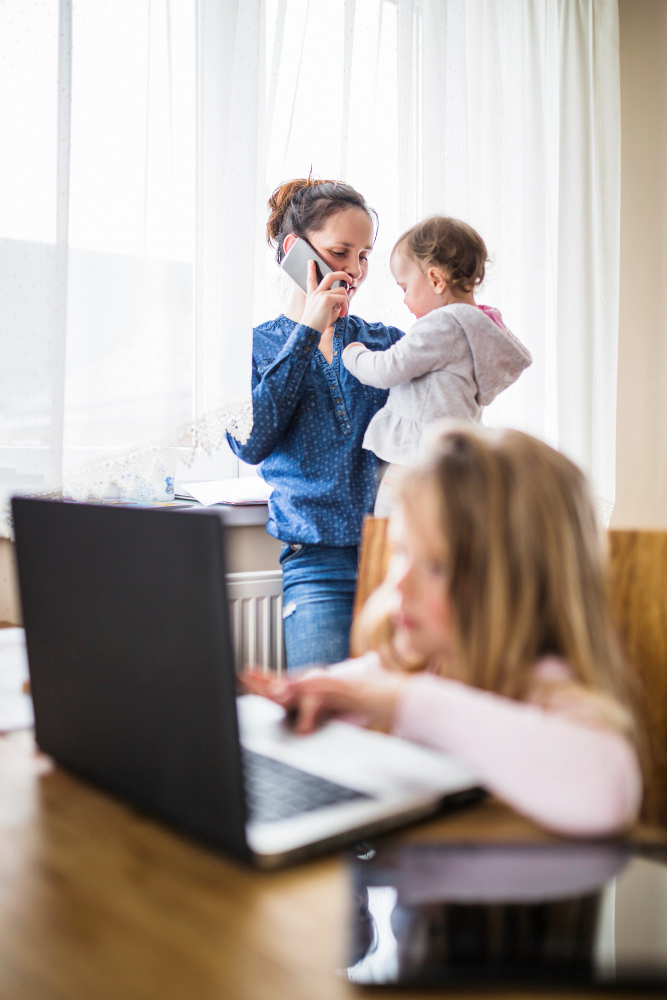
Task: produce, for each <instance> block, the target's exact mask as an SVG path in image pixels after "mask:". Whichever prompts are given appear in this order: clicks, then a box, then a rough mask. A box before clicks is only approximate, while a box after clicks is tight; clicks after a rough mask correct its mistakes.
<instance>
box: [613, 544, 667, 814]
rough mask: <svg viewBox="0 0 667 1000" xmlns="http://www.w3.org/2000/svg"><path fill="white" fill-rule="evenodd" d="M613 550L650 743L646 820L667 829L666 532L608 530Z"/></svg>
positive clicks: (620, 611) (624, 633)
mask: <svg viewBox="0 0 667 1000" xmlns="http://www.w3.org/2000/svg"><path fill="white" fill-rule="evenodd" d="M609 549H610V567H609V569H610V574H609V575H610V595H611V606H612V612H613V616H614V619H615V621H616V624H617V627H618V630H619V633H620V636H621V640H622V642H623V646H624V649H625V653H626V655H627V657H628V660H629V662H630V664H631V666H632V668H633V673H634V676H635V678H636V679H637V680H638V684H637V699H638V703H639V704H638V713H639V723H640V726H641V728H642V731H643V733H644V735H645V739H646V744H647V746H646V749H647V756H648V761H647V764H648V773H647V775H646V787H645V790H644V806H643V809H642V816H643V818H644V819H645V820H646V821H647V822H650V823H660V824H661V825H663V826H667V531H610V532H609Z"/></svg>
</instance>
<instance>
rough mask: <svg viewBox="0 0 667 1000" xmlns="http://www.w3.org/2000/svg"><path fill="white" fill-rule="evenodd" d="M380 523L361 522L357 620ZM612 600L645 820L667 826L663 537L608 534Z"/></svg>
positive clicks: (369, 583) (382, 543)
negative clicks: (643, 766) (641, 771)
mask: <svg viewBox="0 0 667 1000" xmlns="http://www.w3.org/2000/svg"><path fill="white" fill-rule="evenodd" d="M387 524H388V522H387V521H386V520H384V519H380V518H374V517H368V518H366V521H365V522H364V530H363V534H362V542H361V553H360V559H359V579H358V583H357V593H356V599H355V615H356V614H357V613H358V611H359V610H360V609H361V607H363V605H364V603H365V601H366V600H367V598H368V597H369V596H370V595H371V594H372V593H373V591H374V590H375V589H376V587H378V586H379V584H380V583H381V582H382V580H383V579H384V577H385V574H386V571H387V564H388V562H389V553H390V546H389V540H388V537H387ZM609 554H610V566H609V577H610V599H611V607H612V614H613V617H614V620H615V622H616V625H617V628H618V630H619V633H620V636H621V641H622V643H623V646H624V650H625V653H626V655H627V657H628V661H629V662H630V664H631V667H632V671H633V675H634V677H635V678H636V679H637V682H638V683H637V684H636V688H637V701H638V713H639V725H640V727H641V729H642V732H643V734H644V736H645V739H646V745H647V746H646V749H647V756H648V762H647V763H648V765H649V767H648V773H647V775H646V787H645V794H644V806H643V810H642V816H643V818H644V819H645V820H646V821H647V822H650V823H660V824H661V825H664V826H667V531H610V532H609Z"/></svg>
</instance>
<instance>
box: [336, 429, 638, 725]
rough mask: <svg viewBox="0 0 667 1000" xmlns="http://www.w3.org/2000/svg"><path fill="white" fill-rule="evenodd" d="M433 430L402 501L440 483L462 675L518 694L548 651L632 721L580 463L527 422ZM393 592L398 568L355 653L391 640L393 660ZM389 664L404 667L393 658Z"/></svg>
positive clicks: (364, 621) (357, 635)
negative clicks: (520, 426) (524, 425)
mask: <svg viewBox="0 0 667 1000" xmlns="http://www.w3.org/2000/svg"><path fill="white" fill-rule="evenodd" d="M429 434H430V441H429V443H428V446H427V449H426V451H425V452H424V456H423V458H422V459H421V461H420V462H419V463H418V464H417V465H415V466H412V467H411V468H410V470H409V475H406V476H405V477H404V478H403V480H402V482H401V486H400V490H399V500H400V501H402V503H403V504H404V505H405V506H406V508H407V509H408V510H409V508H410V504H411V503H412V502H413V499H414V497H415V496H416V495H418V494H419V493H420V491H423V490H425V489H434V490H435V491H436V496H437V498H438V503H439V508H440V517H441V525H442V532H443V537H444V540H445V542H446V549H447V553H448V580H449V599H450V603H451V609H452V620H453V627H454V660H455V663H456V667H457V670H458V671H459V672H460V675H461V679H463V680H465V681H467V682H468V683H470V684H472V685H474V686H475V687H478V688H482V689H484V690H487V691H496V692H498V693H501V694H504V695H506V696H508V697H511V698H518V699H521V698H524V697H526V696H527V694H528V691H529V688H530V686H531V683H532V680H533V671H534V667H535V664H536V663H537V661H538V660H539V659H540V657H542V656H546V655H550V654H551V655H556V656H558V657H562V658H563V659H564V660H566V661H567V663H568V664H569V667H570V670H571V672H572V678H573V681H575V682H576V683H577V684H580V685H584V686H585V687H587V688H589V689H591V690H593V691H596V692H598V693H600V694H603V695H610V696H612V699H618V702H616V703H615V702H614V701H612V700H611V699H606V705H607V708H606V710H605V712H604V714H605V715H606V716H607V717H609V716H612V717H614V718H615V719H616V721H617V722H618V720H619V718H620V719H621V724H627V727H628V728H631V722H630V719H631V716H630V713H626V712H624V711H623V710H622V709H619V702H620V704H621V705H624V704H626V703H627V698H628V691H627V688H626V670H625V663H624V660H623V656H622V654H621V651H620V647H619V643H618V640H617V637H616V633H615V631H614V628H613V626H612V623H611V618H610V613H609V608H608V601H607V593H606V576H605V558H604V556H605V553H604V548H603V545H602V535H601V531H600V529H599V527H598V524H597V521H596V515H595V509H594V505H593V500H592V497H591V495H590V492H589V488H588V484H587V482H586V479H585V476H584V475H583V473H582V472H581V470H580V469H578V468H577V466H576V465H574V464H573V463H572V462H571V461H570V460H569V459H567V458H565V456H564V455H561V454H560V453H559V452H557V451H555V450H554V449H553V448H550V447H549V446H548V445H546V444H544V443H543V442H541V441H538V440H536V439H535V438H533V437H530V436H529V435H528V434H523V433H522V432H520V431H515V430H504V431H491V430H488V429H483V428H478V427H476V426H474V425H469V424H461V423H457V422H454V421H442V422H440V423H439V425H436V426H435V427H434V428H432V429H431V431H430V432H429ZM394 595H395V590H394V587H393V584H392V582H391V566H390V571H389V573H388V574H387V579H386V580H385V582H384V583H383V584H382V585H381V587H380V588H379V589H378V590H377V591H376V592H375V594H374V595H372V597H371V599H370V600H369V602H368V604H367V606H366V607H365V608H364V610H363V611H362V613H361V615H360V616H359V618H358V619H357V623H356V625H355V630H354V633H353V646H354V647H355V653H357V654H359V653H360V652H363V651H365V650H368V649H369V648H375V649H378V648H383V651H384V649H386V650H388V653H389V655H388V656H387V660H388V662H389V663H390V664H391V663H392V652H391V634H392V628H391V621H390V609H391V606H392V603H393V601H394V600H395V596H394ZM393 665H394V666H396V665H399V666H405V665H402V664H397V662H396V657H395V656H394V657H393ZM421 666H424V665H423V664H422V665H421ZM413 667H414V665H413ZM604 700H605V699H603V701H604Z"/></svg>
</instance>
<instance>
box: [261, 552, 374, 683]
mask: <svg viewBox="0 0 667 1000" xmlns="http://www.w3.org/2000/svg"><path fill="white" fill-rule="evenodd" d="M358 554H359V549H358V546H357V545H346V546H341V547H337V546H328V545H285V546H284V547H283V551H282V553H281V555H280V563H281V565H282V568H283V627H284V632H285V649H286V652H287V669H288V670H295V669H297V668H299V667H306V666H308V665H310V664H313V663H320V664H321V663H338V662H339V661H340V660H344V659H346V658H347V656H348V649H349V639H350V625H351V623H352V605H353V603H354V592H355V588H356V585H357V558H358Z"/></svg>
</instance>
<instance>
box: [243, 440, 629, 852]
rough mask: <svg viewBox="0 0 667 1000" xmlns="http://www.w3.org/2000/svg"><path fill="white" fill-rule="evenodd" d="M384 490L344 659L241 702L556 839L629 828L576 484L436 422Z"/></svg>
mask: <svg viewBox="0 0 667 1000" xmlns="http://www.w3.org/2000/svg"><path fill="white" fill-rule="evenodd" d="M429 438H430V440H429V441H428V444H427V448H426V450H425V452H424V457H423V458H422V459H421V461H420V462H419V464H417V465H416V466H413V467H412V468H411V469H410V471H409V475H404V476H403V477H401V479H400V482H399V486H398V490H397V499H398V504H397V508H396V510H395V513H394V516H393V518H392V522H391V533H392V537H393V549H392V557H391V561H390V566H389V571H388V573H387V578H386V580H385V582H384V583H383V584H382V586H381V587H380V588H379V589H378V590H377V591H376V592H375V594H374V595H373V596H372V597H371V598H370V600H369V601H368V602H367V604H366V607H365V608H364V610H363V612H362V614H361V616H360V618H359V620H358V621H357V624H356V627H355V634H354V637H353V639H354V645H355V646H356V650H355V651H356V652H357V653H359V654H361V655H359V656H358V658H357V659H353V660H348V661H346V662H345V663H343V664H339V665H337V666H334V667H330V668H329V669H328V670H326V671H322V670H320V671H314V672H311V673H307V674H305V675H302V676H301V677H300V678H298V679H295V680H292V681H283V680H281V679H276V680H272V679H270V678H262V677H260V676H258V675H256V674H253V673H250V674H247V675H246V678H247V685H248V687H249V688H250V689H251V690H253V691H255V692H256V693H258V694H264V695H266V696H268V697H271V698H273V699H274V700H276V701H278V702H280V703H281V704H283V705H285V706H286V707H291V708H296V709H297V710H298V726H299V729H300V731H302V732H308V731H310V730H311V729H312V728H313V727H314V726H315V725H316V723H317V722H318V721H319V720H321V719H322V718H324V717H326V716H328V715H330V714H332V713H346V714H349V713H352V714H353V715H354V716H357V717H359V716H361V717H362V718H363V720H364V721H365V722H366V723H367V724H370V725H374V726H380V727H384V728H386V729H387V730H389V731H391V732H393V733H394V734H396V735H399V736H403V737H405V738H407V739H412V740H416V741H418V742H420V743H425V744H427V745H430V746H432V747H435V748H438V749H441V750H443V751H447V752H449V753H452V754H454V755H455V756H456V757H458V758H459V759H460V760H461V761H462V762H464V763H465V764H466V765H468V766H469V767H470V768H471V769H472V770H474V771H475V773H477V774H478V775H479V776H480V779H481V782H482V783H483V784H484V786H485V787H486V788H487V789H488V790H489V791H491V792H493V793H494V794H495V795H497V796H498V797H500V798H502V799H504V800H505V801H506V802H508V803H509V804H510V805H512V806H513V807H514V808H515V809H517V810H518V811H519V812H522V813H524V814H525V815H527V816H529V817H531V818H532V819H533V820H535V821H536V822H538V823H541V824H543V825H544V826H546V827H550V828H551V829H553V830H556V831H559V832H561V833H567V834H574V835H582V836H589V835H606V834H610V833H613V832H614V831H617V830H619V829H622V828H623V827H625V826H626V825H627V824H629V823H631V822H632V821H633V820H634V819H635V818H636V816H637V813H638V810H639V805H640V800H641V776H640V769H639V765H638V757H637V752H636V750H635V746H634V743H633V739H634V724H633V719H632V715H631V712H630V711H629V709H628V708H627V694H626V691H625V686H624V683H625V682H624V676H625V674H624V663H623V659H622V656H621V654H620V652H619V648H618V645H617V641H616V638H615V635H614V631H613V628H612V626H611V623H610V620H609V614H608V609H607V603H606V598H605V584H604V572H603V557H602V545H601V539H600V536H599V532H598V528H597V523H596V517H595V511H594V508H593V503H592V500H591V497H590V495H589V491H588V487H587V484H586V482H585V479H584V476H583V474H582V473H581V472H580V471H579V469H578V468H577V467H576V466H575V465H573V464H572V462H570V461H569V460H568V459H567V458H565V457H564V456H563V455H561V454H559V453H558V452H556V451H554V450H553V449H551V448H549V447H548V446H547V445H545V444H543V443H542V442H540V441H537V440H535V439H534V438H531V437H529V436H528V435H526V434H523V433H520V432H519V431H502V432H495V431H491V430H484V429H482V428H477V427H475V426H474V425H472V424H461V423H460V422H451V421H443V422H442V423H441V424H440V425H439V426H438V428H433V431H432V437H431V435H429Z"/></svg>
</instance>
